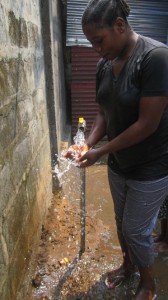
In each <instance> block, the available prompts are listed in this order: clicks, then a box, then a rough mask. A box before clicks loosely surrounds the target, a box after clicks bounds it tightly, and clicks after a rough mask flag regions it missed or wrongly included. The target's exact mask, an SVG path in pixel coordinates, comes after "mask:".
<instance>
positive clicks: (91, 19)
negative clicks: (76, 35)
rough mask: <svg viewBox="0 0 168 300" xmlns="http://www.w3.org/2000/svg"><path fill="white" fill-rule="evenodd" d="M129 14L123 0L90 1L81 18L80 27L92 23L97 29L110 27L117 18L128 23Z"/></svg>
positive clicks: (127, 6) (128, 8)
mask: <svg viewBox="0 0 168 300" xmlns="http://www.w3.org/2000/svg"><path fill="white" fill-rule="evenodd" d="M129 13H130V7H129V5H128V4H127V3H126V1H125V0H90V1H89V3H88V4H87V6H86V8H85V10H84V13H83V16H82V27H84V26H85V25H87V24H93V23H94V24H95V25H97V26H98V27H104V26H109V27H110V26H112V25H113V22H114V21H115V20H116V18H117V17H121V18H123V19H124V20H125V22H126V23H128V22H127V17H128V16H129Z"/></svg>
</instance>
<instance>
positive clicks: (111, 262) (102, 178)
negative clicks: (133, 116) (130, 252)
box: [31, 165, 168, 300]
mask: <svg viewBox="0 0 168 300" xmlns="http://www.w3.org/2000/svg"><path fill="white" fill-rule="evenodd" d="M106 168H107V167H106V165H98V166H93V167H90V168H88V169H87V170H86V185H85V186H86V191H85V199H86V213H85V240H84V241H83V236H81V230H80V229H81V226H83V222H82V224H81V200H80V196H81V195H80V192H81V191H80V190H78V189H77V186H78V187H79V186H80V179H79V172H80V171H79V169H78V170H76V171H75V172H76V173H74V172H73V175H72V176H71V178H70V177H68V178H70V180H69V179H67V178H66V184H67V186H66V184H65V190H64V193H65V195H63V194H58V195H56V196H55V197H54V198H53V202H52V206H51V208H50V210H49V214H48V217H47V221H46V224H45V226H44V228H43V233H42V237H41V242H40V245H39V250H38V254H37V268H36V272H35V274H34V277H33V288H32V297H31V300H37V299H38V300H47V299H51V300H78V299H84V300H106V299H117V300H130V299H132V295H133V293H134V291H135V289H136V286H137V285H138V281H139V276H138V275H135V276H134V277H132V278H131V279H130V280H128V281H127V282H125V283H123V284H122V285H121V286H120V287H118V288H116V289H115V290H109V289H108V288H107V287H106V286H105V284H104V279H105V277H106V274H107V272H108V271H110V270H112V269H114V268H116V267H118V266H119V265H120V263H121V262H122V256H121V250H120V247H119V244H118V239H117V235H116V227H115V220H114V212H113V204H112V200H111V195H110V191H109V187H108V180H107V172H106ZM68 176H69V175H68ZM83 242H84V243H85V245H84V246H85V252H84V253H83V254H82V255H81V253H80V250H81V245H82V243H83ZM64 257H67V258H68V261H69V262H68V264H65V265H63V266H61V265H60V263H59V261H60V260H61V259H62V258H64ZM154 268H155V275H156V285H157V295H158V299H159V300H167V299H168V284H167V282H168V281H167V277H168V253H163V254H162V255H161V254H159V255H157V254H156V258H155V267H154Z"/></svg>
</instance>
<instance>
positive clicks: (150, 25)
mask: <svg viewBox="0 0 168 300" xmlns="http://www.w3.org/2000/svg"><path fill="white" fill-rule="evenodd" d="M127 2H128V4H129V5H130V7H131V14H130V16H129V22H130V24H131V25H132V27H133V29H135V30H136V32H137V33H139V34H142V35H146V36H149V37H152V38H155V39H157V40H159V41H162V42H164V43H166V41H167V32H168V1H167V0H162V1H161V0H160V1H151V0H146V1H144V0H143V1H142V0H134V1H133V0H128V1H127ZM87 3H88V0H67V38H66V42H67V46H75V45H78V46H90V44H89V42H88V41H87V40H86V38H85V36H84V34H83V32H82V27H81V17H82V13H83V11H84V8H85V7H86V5H87Z"/></svg>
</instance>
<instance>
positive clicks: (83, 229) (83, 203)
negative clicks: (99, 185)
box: [80, 169, 86, 255]
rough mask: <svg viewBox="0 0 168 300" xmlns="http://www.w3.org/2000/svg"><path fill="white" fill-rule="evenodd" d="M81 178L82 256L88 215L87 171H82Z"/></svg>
mask: <svg viewBox="0 0 168 300" xmlns="http://www.w3.org/2000/svg"><path fill="white" fill-rule="evenodd" d="M80 177H81V207H80V209H81V248H80V254H81V255H82V254H83V253H84V252H85V215H86V201H85V187H86V185H85V183H86V176H85V169H80Z"/></svg>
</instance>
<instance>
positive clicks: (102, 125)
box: [85, 106, 106, 148]
mask: <svg viewBox="0 0 168 300" xmlns="http://www.w3.org/2000/svg"><path fill="white" fill-rule="evenodd" d="M105 134H106V122H105V117H104V112H103V110H102V109H101V107H100V106H99V111H98V114H97V116H96V119H95V121H94V123H93V125H92V129H91V131H90V133H89V135H88V136H87V137H86V141H85V142H86V144H87V145H88V147H89V148H91V147H93V146H94V145H96V144H97V143H98V142H99V141H100V140H101V139H102V138H103V137H104V136H105Z"/></svg>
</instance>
